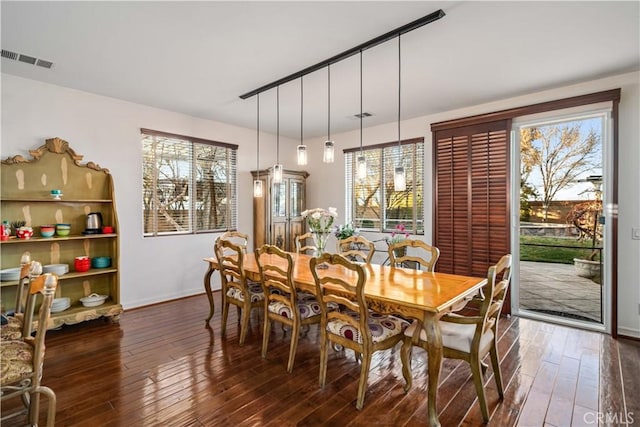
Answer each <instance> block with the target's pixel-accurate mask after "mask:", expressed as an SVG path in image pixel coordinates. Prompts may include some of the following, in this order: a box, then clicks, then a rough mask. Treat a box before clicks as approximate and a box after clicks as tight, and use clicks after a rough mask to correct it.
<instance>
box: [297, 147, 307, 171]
mask: <svg viewBox="0 0 640 427" xmlns="http://www.w3.org/2000/svg"><path fill="white" fill-rule="evenodd" d="M298 164H299V165H301V166H303V165H306V164H307V146H306V145H302V144H301V145H298Z"/></svg>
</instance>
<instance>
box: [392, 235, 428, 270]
mask: <svg viewBox="0 0 640 427" xmlns="http://www.w3.org/2000/svg"><path fill="white" fill-rule="evenodd" d="M439 257H440V249H438V248H436V247H435V246H431V245H428V244H426V243H425V242H423V241H422V240H417V239H404V240H401V241H399V242H395V243H390V244H389V262H390V264H391V265H392V266H407V265H409V266H413V267H415V268H416V269H418V270H425V271H433V270H434V268H435V265H436V262H438V258H439Z"/></svg>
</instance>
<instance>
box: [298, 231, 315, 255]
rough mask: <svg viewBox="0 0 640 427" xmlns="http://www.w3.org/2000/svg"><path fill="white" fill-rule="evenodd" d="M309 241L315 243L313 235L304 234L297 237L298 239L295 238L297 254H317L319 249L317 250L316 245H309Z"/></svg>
mask: <svg viewBox="0 0 640 427" xmlns="http://www.w3.org/2000/svg"><path fill="white" fill-rule="evenodd" d="M309 239H311V241H313V236H312V235H311V233H304V234H301V235H299V236H296V238H295V242H296V253H299V254H306V253H308V251H311V254H312V255H313V253H315V251H316V249H317V248H316V246H315V244H311V245H308V244H307V240H309Z"/></svg>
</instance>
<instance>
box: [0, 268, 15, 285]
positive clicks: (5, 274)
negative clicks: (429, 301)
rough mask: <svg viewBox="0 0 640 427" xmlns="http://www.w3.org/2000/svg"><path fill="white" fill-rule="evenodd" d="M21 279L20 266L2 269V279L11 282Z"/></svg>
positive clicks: (0, 272) (0, 276)
mask: <svg viewBox="0 0 640 427" xmlns="http://www.w3.org/2000/svg"><path fill="white" fill-rule="evenodd" d="M18 279H20V267H16V268H7V269H5V270H0V281H3V282H9V281H11V280H18Z"/></svg>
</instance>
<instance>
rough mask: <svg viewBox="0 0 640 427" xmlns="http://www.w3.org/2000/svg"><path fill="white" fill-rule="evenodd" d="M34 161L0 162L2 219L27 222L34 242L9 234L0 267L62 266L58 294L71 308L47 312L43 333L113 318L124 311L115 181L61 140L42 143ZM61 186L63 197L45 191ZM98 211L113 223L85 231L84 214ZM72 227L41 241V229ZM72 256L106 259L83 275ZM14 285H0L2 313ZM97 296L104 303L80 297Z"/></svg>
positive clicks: (9, 304)
mask: <svg viewBox="0 0 640 427" xmlns="http://www.w3.org/2000/svg"><path fill="white" fill-rule="evenodd" d="M30 154H31V156H32V157H33V159H31V160H27V159H25V158H24V157H22V156H15V157H10V158H8V159H6V160H3V161H2V166H1V169H2V188H1V192H0V202H1V205H2V211H1V212H2V219H3V220H7V221H10V222H13V221H25V222H26V225H27V226H30V227H32V228H33V232H34V234H33V237H32V238H30V239H26V240H22V239H18V238H16V237H15V236H12V237H11V238H10V239H9V240H7V241H2V242H0V251H1V254H2V261H1V266H2V269H3V270H4V269H7V268H13V267H19V266H20V258H21V256H22V255H24V254H29V255H30V257H31V259H32V260H34V261H39V262H41V263H42V264H43V265H47V264H68V265H69V272H68V273H66V274H63V275H61V276H59V282H58V288H57V290H56V297H69V298H70V300H71V307H70V308H68V309H66V310H64V311H61V312H58V313H52V315H51V320H50V323H49V325H48V326H49V328H56V327H59V326H61V325H63V324H74V323H79V322H83V321H86V320H91V319H96V318H99V317H103V316H104V317H108V318H110V319H112V320H115V321H117V320H118V319H119V316H120V314H121V313H122V305H121V303H120V281H119V273H118V264H119V256H118V250H119V244H118V234H117V233H118V232H119V228H118V217H117V214H116V208H115V200H114V192H113V180H112V177H111V175H110V174H109V171H108V170H107V169H104V168H102V167H100V166H99V165H97V164H95V163H93V162H89V163H85V164H83V163H81V160H82V157H83V156H81V155H79V154H76V153H75V151H74V150H73V149H71V148H70V147H69V144H68V143H67V142H66V141H64V140H62V139H59V138H52V139H47V140H46V144H45V145H43V146H41V147H39V148H38V149H36V150H31V151H30ZM52 189H60V190H61V191H62V196H61V197H60V199H59V200H56V199H54V198H53V197H52V196H51V194H50V191H51V190H52ZM90 212H100V213H101V214H102V218H103V224H104V225H111V226H113V228H114V232H113V233H109V234H86V235H85V234H83V232H84V231H85V225H86V216H87V214H88V213H90ZM59 223H68V224H71V233H70V234H69V235H68V236H64V237H61V236H57V235H54V236H53V237H41V236H40V228H39V226H40V225H44V224H59ZM77 256H88V257H91V258H93V257H98V256H106V257H110V258H111V265H110V266H109V267H106V268H91V269H90V270H88V271H85V272H77V271H75V269H74V260H75V257H77ZM17 283H18V282H17V281H3V282H0V290H1V298H2V305H3V310H4V309H8V308H11V307H12V305H13V303H14V301H15V292H16V285H17ZM92 293H97V294H100V295H108V296H109V297H108V298H107V300H106V301H105V303H104V304H102V305H99V306H96V307H90V308H88V307H84V306H83V305H82V304H81V302H80V298H82V297H84V296H87V295H90V294H92Z"/></svg>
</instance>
